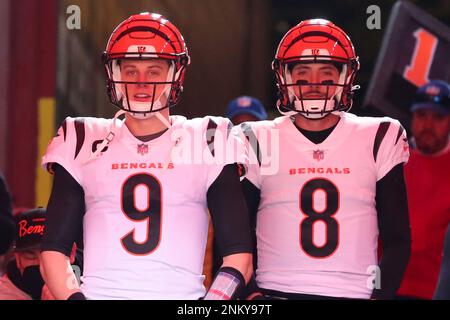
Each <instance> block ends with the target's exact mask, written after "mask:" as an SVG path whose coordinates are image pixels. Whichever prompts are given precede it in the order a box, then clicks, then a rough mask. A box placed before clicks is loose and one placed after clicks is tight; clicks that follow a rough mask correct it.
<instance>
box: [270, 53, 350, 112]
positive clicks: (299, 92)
mask: <svg viewBox="0 0 450 320" xmlns="http://www.w3.org/2000/svg"><path fill="white" fill-rule="evenodd" d="M313 63H321V64H332V65H334V66H335V67H336V68H337V69H338V72H339V78H338V80H337V81H334V80H332V79H324V80H322V82H320V83H309V82H307V81H306V80H297V81H296V82H294V81H293V79H292V78H293V76H292V71H293V70H294V67H295V66H297V65H299V64H305V65H308V64H313ZM274 68H275V71H276V75H277V80H278V89H279V91H280V94H281V97H280V98H281V99H280V101H279V103H278V109H279V111H280V113H282V114H284V115H290V116H291V115H296V114H301V115H303V116H304V117H306V118H308V119H312V120H317V119H322V118H324V117H326V116H327V115H328V114H330V113H336V112H339V111H348V110H349V109H350V107H351V104H350V106H348V104H346V103H345V101H344V100H345V96H344V92H345V91H346V90H345V89H346V88H349V87H350V86H351V82H352V78H353V77H354V74H353V73H352V72H349V70H351V69H350V68H349V66H348V63H347V62H344V61H336V60H330V58H329V57H322V58H320V57H318V56H304V57H301V58H300V59H296V60H294V61H287V62H283V63H281V62H278V66H276V65H275V64H274ZM311 95H312V96H313V97H311ZM308 96H310V97H308ZM283 100H284V104H283V103H282V101H283ZM350 101H351V100H350Z"/></svg>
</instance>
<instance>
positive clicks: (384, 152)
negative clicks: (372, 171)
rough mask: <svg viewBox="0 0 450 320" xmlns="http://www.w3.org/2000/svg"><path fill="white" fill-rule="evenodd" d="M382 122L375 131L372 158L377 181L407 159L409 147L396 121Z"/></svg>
mask: <svg viewBox="0 0 450 320" xmlns="http://www.w3.org/2000/svg"><path fill="white" fill-rule="evenodd" d="M386 119H388V120H385V121H382V122H381V123H380V124H379V126H378V129H377V132H376V135H375V140H374V146H373V157H374V161H375V167H376V173H377V181H379V180H380V179H382V178H383V177H384V176H385V175H386V174H387V173H388V172H389V171H391V169H392V168H394V167H395V166H396V165H397V164H399V163H406V162H408V159H409V145H408V139H407V136H406V131H405V129H404V128H403V127H402V125H401V124H400V122H398V121H397V120H393V119H389V118H386Z"/></svg>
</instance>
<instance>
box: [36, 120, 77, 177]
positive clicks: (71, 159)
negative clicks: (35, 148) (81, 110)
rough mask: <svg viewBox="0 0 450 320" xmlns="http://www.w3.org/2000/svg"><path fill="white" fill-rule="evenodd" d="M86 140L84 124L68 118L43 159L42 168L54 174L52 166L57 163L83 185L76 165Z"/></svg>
mask: <svg viewBox="0 0 450 320" xmlns="http://www.w3.org/2000/svg"><path fill="white" fill-rule="evenodd" d="M83 140H84V124H83V123H82V122H81V121H79V120H77V119H74V118H70V117H67V118H66V119H65V120H64V121H63V122H62V124H61V126H60V127H59V129H58V132H57V134H56V136H55V137H54V138H53V139H52V140H51V141H50V143H49V145H48V147H47V150H46V152H45V154H44V156H43V157H42V166H43V167H44V169H46V170H48V171H49V172H50V173H52V164H53V163H57V164H59V165H60V166H62V167H63V168H64V169H66V171H67V172H69V173H70V175H71V176H72V177H73V178H74V179H75V180H76V181H77V182H78V183H79V184H80V185H82V183H81V182H82V178H81V173H80V171H79V169H78V168H77V165H76V159H77V157H78V155H79V152H80V149H81V146H82V144H83Z"/></svg>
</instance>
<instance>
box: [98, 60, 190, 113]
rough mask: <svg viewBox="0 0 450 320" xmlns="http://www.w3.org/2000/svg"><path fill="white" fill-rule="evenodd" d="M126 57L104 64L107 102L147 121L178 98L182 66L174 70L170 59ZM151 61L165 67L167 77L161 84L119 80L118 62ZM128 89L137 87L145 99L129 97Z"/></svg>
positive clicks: (119, 69) (173, 64)
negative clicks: (142, 92) (157, 61)
mask: <svg viewBox="0 0 450 320" xmlns="http://www.w3.org/2000/svg"><path fill="white" fill-rule="evenodd" d="M130 56H131V55H130V54H127V57H126V58H115V59H109V60H108V61H107V62H106V63H105V68H106V72H107V76H108V86H109V88H108V89H109V90H108V92H109V94H110V99H111V102H112V103H113V104H114V105H116V106H117V107H119V108H120V109H122V110H124V111H126V112H127V113H129V114H130V115H131V116H133V117H135V118H139V119H145V118H149V117H151V116H153V115H155V114H156V113H157V112H159V111H161V110H164V109H166V108H169V107H171V106H173V105H175V104H176V103H177V102H178V98H179V96H180V93H181V91H182V87H181V85H180V83H182V77H183V76H184V68H185V66H184V65H181V67H180V68H177V63H176V62H175V61H174V60H170V59H161V58H157V57H152V58H150V59H149V58H146V59H142V58H141V59H135V58H133V57H130ZM151 59H159V60H163V61H167V62H168V64H169V68H168V72H167V76H166V77H165V79H163V81H148V82H142V81H141V82H139V81H125V79H122V70H121V68H122V63H123V62H124V61H125V60H136V61H146V60H147V61H148V60H151ZM132 86H141V87H142V88H141V91H145V93H146V94H147V95H148V96H149V97H148V99H149V100H148V101H139V100H136V98H135V97H134V96H133V95H132V94H131V92H132V91H133V90H136V88H135V87H132Z"/></svg>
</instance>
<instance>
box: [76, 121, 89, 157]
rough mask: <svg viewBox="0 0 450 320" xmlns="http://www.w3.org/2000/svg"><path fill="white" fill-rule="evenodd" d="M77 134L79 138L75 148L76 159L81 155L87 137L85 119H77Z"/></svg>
mask: <svg viewBox="0 0 450 320" xmlns="http://www.w3.org/2000/svg"><path fill="white" fill-rule="evenodd" d="M75 134H76V137H77V144H76V147H75V157H74V159H76V158H77V156H78V154H79V153H80V150H81V148H82V147H83V144H84V139H85V136H86V129H85V127H84V119H75Z"/></svg>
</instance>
